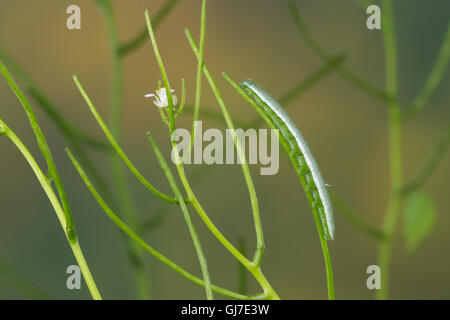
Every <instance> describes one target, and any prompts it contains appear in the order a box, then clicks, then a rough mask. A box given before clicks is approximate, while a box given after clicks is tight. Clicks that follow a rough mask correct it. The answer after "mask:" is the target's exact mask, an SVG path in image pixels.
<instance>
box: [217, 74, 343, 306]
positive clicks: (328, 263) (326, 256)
mask: <svg viewBox="0 0 450 320" xmlns="http://www.w3.org/2000/svg"><path fill="white" fill-rule="evenodd" d="M223 76H224V78H225V79H226V80H227V81H228V82H229V83H230V84H231V86H232V87H233V88H234V89H235V90H236V91H237V92H238V93H239V94H240V95H241V96H242V97H243V98H244V99H245V100H246V101H247V102H248V103H250V105H251V106H252V107H253V108H254V109H255V110H257V111H258V113H259V114H260V116H261V117H262V118H263V119H264V121H266V123H267V124H268V125H269V126H270V127H271V128H272V129H274V130H275V129H277V128H276V126H275V125H274V123H273V122H272V121H271V120H270V119H269V117H268V116H267V115H266V114H265V113H264V112H263V111H262V110H261V108H258V106H257V105H256V103H255V102H254V101H253V99H251V98H250V97H249V96H248V95H247V93H246V92H245V91H244V90H242V89H241V88H240V87H239V85H238V84H237V83H236V82H235V81H234V80H233V79H231V77H229V76H228V75H227V74H226V73H223ZM279 140H280V142H281V144H282V145H283V147H284V148H285V150H286V152H287V153H288V154H289V158H290V159H291V162H292V164H293V166H294V168H295V171H296V172H300V171H299V168H298V167H297V166H298V161H296V159H295V156H294V155H293V154H292V153H291V152H290V150H291V147H290V146H289V144H288V142H287V141H286V140H285V139H284V138H283V137H282V136H281V135H279ZM298 178H299V180H300V182H301V184H302V186H303V188H304V189H306V181H305V178H304V177H303V176H302V175H300V174H299V175H298ZM306 197H307V198H308V201H309V203H310V204H311V210H312V212H313V216H314V220H315V222H316V227H317V230H318V233H319V238H320V244H321V246H322V252H323V256H324V259H325V269H326V276H327V287H328V298H329V299H330V300H334V298H335V296H334V280H333V266H332V263H331V258H330V253H329V251H328V244H327V241H326V239H325V235H324V231H323V228H322V227H321V219H320V217H319V214H318V212H317V209H316V207H315V206H314V205H313V199H312V197H311V196H310V195H309V193H306Z"/></svg>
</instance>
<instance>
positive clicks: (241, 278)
mask: <svg viewBox="0 0 450 320" xmlns="http://www.w3.org/2000/svg"><path fill="white" fill-rule="evenodd" d="M238 249H239V251H240V252H241V253H242V254H243V255H244V256H245V255H246V253H247V246H246V243H245V238H244V237H240V238H239V240H238ZM237 268H238V269H237V272H238V292H239V293H241V294H246V293H247V270H246V269H245V267H244V266H243V265H242V264H241V263H238V266H237Z"/></svg>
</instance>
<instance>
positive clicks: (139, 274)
mask: <svg viewBox="0 0 450 320" xmlns="http://www.w3.org/2000/svg"><path fill="white" fill-rule="evenodd" d="M97 2H98V3H99V4H100V6H101V8H102V9H103V10H102V11H103V13H104V17H105V22H106V29H107V33H108V38H109V47H110V56H111V73H112V77H111V99H110V103H111V106H110V119H109V126H110V128H111V129H110V130H111V134H112V136H113V137H114V138H115V139H116V141H118V143H120V140H121V122H122V121H121V116H122V99H123V97H122V95H123V65H122V59H121V56H120V52H119V50H120V42H119V36H118V32H117V26H116V22H115V18H114V12H113V7H112V5H111V2H110V1H109V0H97ZM110 162H111V170H112V174H113V179H114V182H115V185H116V186H117V188H118V190H119V198H120V205H121V208H122V211H123V213H124V217H125V218H126V221H127V222H128V223H129V224H130V225H131V226H134V227H135V226H137V219H136V208H135V205H134V201H133V197H132V194H131V191H130V187H129V185H128V181H127V177H126V175H125V172H124V168H123V166H122V163H121V160H120V158H119V157H118V155H117V154H115V153H111V154H110ZM128 251H129V256H130V258H131V261H132V264H133V268H134V271H135V282H136V288H137V292H138V296H139V298H140V299H148V298H149V297H150V289H149V285H148V283H149V281H148V274H147V271H146V269H145V265H144V261H143V259H142V252H141V250H140V248H139V247H138V246H136V244H135V243H134V242H131V241H129V242H128Z"/></svg>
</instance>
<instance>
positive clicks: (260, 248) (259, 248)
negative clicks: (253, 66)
mask: <svg viewBox="0 0 450 320" xmlns="http://www.w3.org/2000/svg"><path fill="white" fill-rule="evenodd" d="M186 36H187V38H188V40H189V44H190V45H191V48H192V50H193V52H194V54H195V55H196V57H197V59H198V58H199V51H198V47H197V45H196V44H195V41H194V38H193V37H192V35H191V34H190V32H189V30H187V29H186ZM203 72H204V74H205V77H206V78H207V80H208V82H209V85H210V87H211V89H212V91H213V93H214V96H215V97H216V100H217V102H218V103H219V106H220V109H221V110H222V114H223V117H224V118H225V122H226V123H227V126H228V129H229V130H230V131H231V134H232V136H233V141H234V144H235V147H236V150H237V153H238V156H239V159H240V163H241V167H242V172H243V174H244V178H245V182H246V184H247V189H248V192H249V195H250V202H251V206H252V213H253V221H254V224H255V231H256V241H257V245H256V252H255V256H254V262H255V264H256V265H257V266H259V265H260V264H261V260H262V257H263V255H264V235H263V230H262V224H261V215H260V213H259V205H258V198H257V196H256V190H255V186H254V184H253V180H252V177H251V175H250V170H249V167H248V163H247V159H246V157H245V152H244V151H243V149H242V145H241V142H240V141H239V139H238V136H237V134H236V131H235V127H234V124H233V120H232V118H231V116H230V113H229V112H228V109H227V107H226V106H225V102H224V101H223V99H222V97H221V94H220V92H219V89H218V88H217V85H216V83H215V82H214V80H213V78H212V76H211V74H210V73H209V70H208V68H207V67H206V65H204V66H203Z"/></svg>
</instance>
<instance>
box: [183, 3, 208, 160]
mask: <svg viewBox="0 0 450 320" xmlns="http://www.w3.org/2000/svg"><path fill="white" fill-rule="evenodd" d="M205 33H206V0H202V13H201V23H200V42H199V50H198V59H197V60H198V62H197V85H196V88H195V104H194V116H193V119H192V133H191V144H190V147H189V150H188V151H187V154H190V153H191V150H192V148H193V145H194V141H195V139H196V136H197V126H198V122H197V120H198V116H199V113H200V101H201V96H202V75H203V65H204V52H205Z"/></svg>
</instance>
